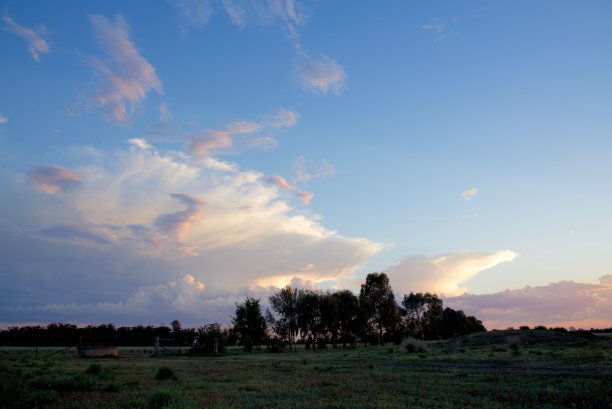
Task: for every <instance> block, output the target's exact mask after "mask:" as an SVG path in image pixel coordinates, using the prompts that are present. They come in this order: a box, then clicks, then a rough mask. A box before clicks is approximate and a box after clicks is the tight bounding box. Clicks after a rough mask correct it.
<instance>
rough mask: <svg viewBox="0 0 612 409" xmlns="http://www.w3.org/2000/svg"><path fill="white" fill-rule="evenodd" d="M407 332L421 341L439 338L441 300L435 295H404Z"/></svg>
mask: <svg viewBox="0 0 612 409" xmlns="http://www.w3.org/2000/svg"><path fill="white" fill-rule="evenodd" d="M402 305H403V306H404V308H405V309H406V328H407V329H408V332H410V333H412V334H413V335H414V336H416V337H419V338H421V339H425V338H430V339H431V338H436V337H438V336H439V327H440V324H441V320H442V300H441V299H439V298H438V296H437V295H436V294H431V293H412V292H411V293H410V294H409V295H404V300H403V301H402Z"/></svg>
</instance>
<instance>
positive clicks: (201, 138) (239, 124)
mask: <svg viewBox="0 0 612 409" xmlns="http://www.w3.org/2000/svg"><path fill="white" fill-rule="evenodd" d="M298 118H299V115H298V114H297V113H295V112H293V111H290V110H288V109H285V108H280V109H279V110H278V111H277V112H276V113H275V114H274V115H271V116H268V117H264V118H263V119H261V120H257V121H236V122H232V123H230V124H228V125H226V126H225V128H224V129H207V130H204V131H201V132H197V133H194V134H192V135H189V136H188V137H187V139H188V141H189V146H188V148H187V151H188V152H189V154H190V155H191V156H192V157H196V158H204V157H210V156H211V155H213V154H219V153H232V152H231V151H230V149H229V148H233V152H234V153H236V152H240V151H242V150H245V149H256V148H259V149H271V148H274V147H276V146H278V144H279V143H278V140H276V138H274V137H273V136H270V135H261V132H263V131H266V130H268V129H278V128H289V127H292V126H293V125H295V124H296V123H297V120H298ZM236 142H238V143H236Z"/></svg>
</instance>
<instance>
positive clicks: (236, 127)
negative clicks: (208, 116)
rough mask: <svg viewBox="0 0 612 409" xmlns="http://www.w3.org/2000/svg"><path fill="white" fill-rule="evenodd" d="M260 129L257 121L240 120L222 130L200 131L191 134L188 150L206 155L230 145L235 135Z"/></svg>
mask: <svg viewBox="0 0 612 409" xmlns="http://www.w3.org/2000/svg"><path fill="white" fill-rule="evenodd" d="M261 129H262V126H261V125H260V124H258V123H257V122H248V121H240V122H233V123H231V124H229V125H227V126H226V127H225V129H224V130H206V131H202V132H199V133H197V134H195V135H192V136H191V143H190V145H189V147H188V151H189V153H190V154H192V155H194V156H208V155H210V154H211V153H212V152H213V151H216V150H220V149H224V148H229V147H231V146H232V145H233V143H234V137H235V136H237V135H242V134H253V133H255V132H258V131H260V130H261Z"/></svg>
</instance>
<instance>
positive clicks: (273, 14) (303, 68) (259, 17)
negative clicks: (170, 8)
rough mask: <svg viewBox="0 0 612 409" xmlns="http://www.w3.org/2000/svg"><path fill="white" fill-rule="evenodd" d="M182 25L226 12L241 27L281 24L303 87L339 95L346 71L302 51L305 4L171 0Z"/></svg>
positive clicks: (257, 0) (329, 60)
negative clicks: (256, 24)
mask: <svg viewBox="0 0 612 409" xmlns="http://www.w3.org/2000/svg"><path fill="white" fill-rule="evenodd" d="M170 3H171V4H172V5H174V7H175V10H176V12H177V15H178V16H179V19H180V21H181V22H182V23H183V25H184V26H187V27H195V28H202V27H204V26H206V25H207V24H208V23H209V22H210V19H211V18H212V16H213V15H214V14H215V13H217V12H219V11H225V12H226V13H227V15H228V16H229V17H230V20H231V21H232V23H233V24H235V25H236V26H238V27H240V28H244V27H246V26H247V25H249V24H250V23H251V22H255V23H258V24H272V23H274V22H276V23H278V24H280V25H281V26H282V27H283V28H284V30H285V32H286V34H287V37H288V39H289V41H290V42H291V44H292V45H293V48H294V50H295V52H296V54H297V68H298V74H299V76H300V81H301V83H302V85H303V86H304V88H305V89H307V90H309V91H313V92H315V93H318V94H327V93H328V92H330V91H331V92H333V93H335V94H339V93H340V91H342V89H343V88H344V83H345V81H346V72H345V70H344V67H343V66H342V65H340V64H339V63H338V62H336V61H335V60H334V59H332V58H330V57H328V56H326V55H324V54H321V55H320V57H319V58H313V57H311V55H310V54H309V53H308V52H306V50H304V47H303V46H302V42H301V39H300V32H299V28H300V27H301V26H304V25H305V24H306V20H307V19H308V16H309V11H308V7H306V6H304V4H303V2H300V1H297V0H264V1H261V0H243V1H241V0H200V1H197V0H170Z"/></svg>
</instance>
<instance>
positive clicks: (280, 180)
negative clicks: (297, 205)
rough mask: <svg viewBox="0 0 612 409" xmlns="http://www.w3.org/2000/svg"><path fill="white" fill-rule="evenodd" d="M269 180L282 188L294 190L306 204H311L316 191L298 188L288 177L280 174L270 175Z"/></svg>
mask: <svg viewBox="0 0 612 409" xmlns="http://www.w3.org/2000/svg"><path fill="white" fill-rule="evenodd" d="M268 182H269V183H271V184H272V185H274V186H276V187H278V188H280V189H284V190H289V191H291V192H293V193H294V194H295V195H296V196H297V197H298V198H299V199H300V200H301V201H302V202H303V203H304V204H305V205H307V204H310V201H311V200H312V198H313V197H314V193H310V192H306V191H304V190H300V189H298V188H297V187H295V186H293V185H292V184H290V183H289V182H287V179H285V178H284V177H282V176H279V175H274V176H270V177H269V178H268Z"/></svg>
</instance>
